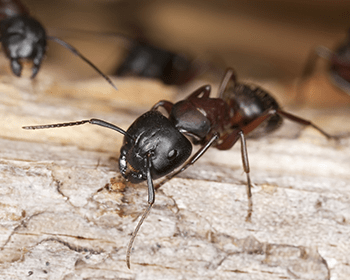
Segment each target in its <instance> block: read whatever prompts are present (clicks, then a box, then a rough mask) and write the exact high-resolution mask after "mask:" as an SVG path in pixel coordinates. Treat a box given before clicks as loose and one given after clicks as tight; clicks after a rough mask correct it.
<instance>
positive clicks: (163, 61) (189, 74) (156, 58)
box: [115, 41, 199, 86]
mask: <svg viewBox="0 0 350 280" xmlns="http://www.w3.org/2000/svg"><path fill="white" fill-rule="evenodd" d="M198 72H199V65H197V66H196V65H195V62H194V61H191V60H189V59H188V58H187V57H186V56H184V55H181V54H177V53H173V52H170V51H167V50H165V49H162V48H159V47H156V46H153V45H151V44H149V43H145V42H142V41H135V42H133V45H132V47H131V49H130V50H129V52H128V54H127V55H126V57H125V59H124V60H123V62H122V64H121V65H120V66H119V67H118V69H117V70H116V71H115V74H116V75H117V76H136V77H145V78H155V79H159V80H161V81H162V82H163V83H164V84H166V85H178V86H179V85H184V84H186V83H187V82H188V81H190V80H191V79H192V78H194V77H195V76H196V75H198Z"/></svg>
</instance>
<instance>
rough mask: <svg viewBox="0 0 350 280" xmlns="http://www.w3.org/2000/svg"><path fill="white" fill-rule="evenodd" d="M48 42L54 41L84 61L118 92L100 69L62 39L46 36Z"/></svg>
mask: <svg viewBox="0 0 350 280" xmlns="http://www.w3.org/2000/svg"><path fill="white" fill-rule="evenodd" d="M47 39H48V40H51V41H54V42H56V43H57V44H60V45H61V46H62V47H65V48H66V49H68V50H69V51H71V52H72V53H73V54H75V55H76V56H78V57H80V58H81V59H82V60H84V61H85V62H86V63H87V64H89V65H90V66H91V67H92V68H94V69H95V71H96V72H97V73H99V74H100V75H101V76H102V77H103V78H104V79H105V80H106V81H107V82H108V83H109V84H110V85H111V86H112V87H113V88H114V89H116V90H118V89H117V87H116V86H115V85H114V83H113V82H112V80H111V79H110V78H109V77H108V76H107V75H105V74H104V73H103V72H102V71H101V70H100V69H98V68H97V66H95V65H94V64H93V63H92V62H91V61H90V60H88V59H87V58H86V57H85V56H83V55H82V54H81V53H80V52H79V51H78V50H77V49H76V48H74V47H73V46H72V45H70V44H68V43H67V42H65V41H63V40H62V39H59V38H57V37H54V36H47Z"/></svg>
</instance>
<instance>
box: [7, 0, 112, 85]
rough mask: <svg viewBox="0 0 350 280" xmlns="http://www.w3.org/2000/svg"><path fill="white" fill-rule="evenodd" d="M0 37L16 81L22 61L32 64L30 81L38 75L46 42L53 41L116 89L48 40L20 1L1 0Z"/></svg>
mask: <svg viewBox="0 0 350 280" xmlns="http://www.w3.org/2000/svg"><path fill="white" fill-rule="evenodd" d="M0 36H1V37H0V39H1V44H2V48H3V50H4V52H5V54H6V56H7V58H8V59H9V60H10V64H11V69H12V72H13V73H14V74H15V75H16V76H18V77H20V76H21V73H22V68H23V66H22V60H29V61H32V63H33V66H32V75H31V78H34V77H35V76H36V75H37V74H38V72H39V69H40V66H41V63H42V61H43V59H44V56H45V53H46V47H47V40H52V41H54V42H56V43H58V44H60V45H61V46H63V47H65V48H67V49H68V50H70V51H71V52H72V53H73V54H75V55H77V56H78V57H80V58H81V59H83V60H84V61H85V62H86V63H88V64H89V65H90V66H91V67H92V68H94V69H95V70H96V71H97V72H98V73H99V74H100V75H101V76H102V77H103V78H104V79H105V80H106V81H107V82H108V83H109V84H110V85H111V86H113V88H115V89H117V88H116V86H115V85H114V84H113V82H112V81H111V80H110V79H109V78H108V77H107V76H106V75H105V74H103V73H102V72H101V71H100V70H99V69H98V68H97V67H96V66H95V65H94V64H93V63H92V62H90V61H89V60H88V59H87V58H85V57H84V56H83V55H82V54H81V53H80V52H79V51H78V50H76V49H75V48H74V47H73V46H71V45H69V44H68V43H66V42H64V41H63V40H61V39H59V38H57V37H53V36H48V35H47V34H46V31H45V29H44V27H43V26H42V25H41V24H40V22H38V21H37V20H36V19H34V18H33V17H31V16H30V15H29V12H28V10H27V8H26V7H25V6H24V5H23V4H22V3H21V2H20V1H19V0H0Z"/></svg>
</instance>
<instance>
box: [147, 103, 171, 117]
mask: <svg viewBox="0 0 350 280" xmlns="http://www.w3.org/2000/svg"><path fill="white" fill-rule="evenodd" d="M173 105H174V104H173V103H171V102H169V101H166V100H161V101H158V102H157V103H156V104H155V105H153V107H152V109H151V111H155V110H157V109H158V108H159V107H163V108H164V109H165V110H166V111H167V112H168V114H170V112H171V109H172V108H173Z"/></svg>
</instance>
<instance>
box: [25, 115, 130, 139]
mask: <svg viewBox="0 0 350 280" xmlns="http://www.w3.org/2000/svg"><path fill="white" fill-rule="evenodd" d="M85 123H90V124H96V125H99V126H103V127H106V128H110V129H113V130H115V131H118V132H119V133H121V134H123V135H124V136H127V137H128V138H129V139H130V140H132V141H134V137H132V136H131V135H130V134H129V133H127V132H126V131H125V130H123V129H121V128H120V127H118V126H116V125H114V124H111V123H108V122H106V121H103V120H100V119H90V120H82V121H76V122H66V123H55V124H44V125H31V126H23V127H22V128H23V129H27V130H35V129H47V128H59V127H67V126H75V125H82V124H85Z"/></svg>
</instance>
